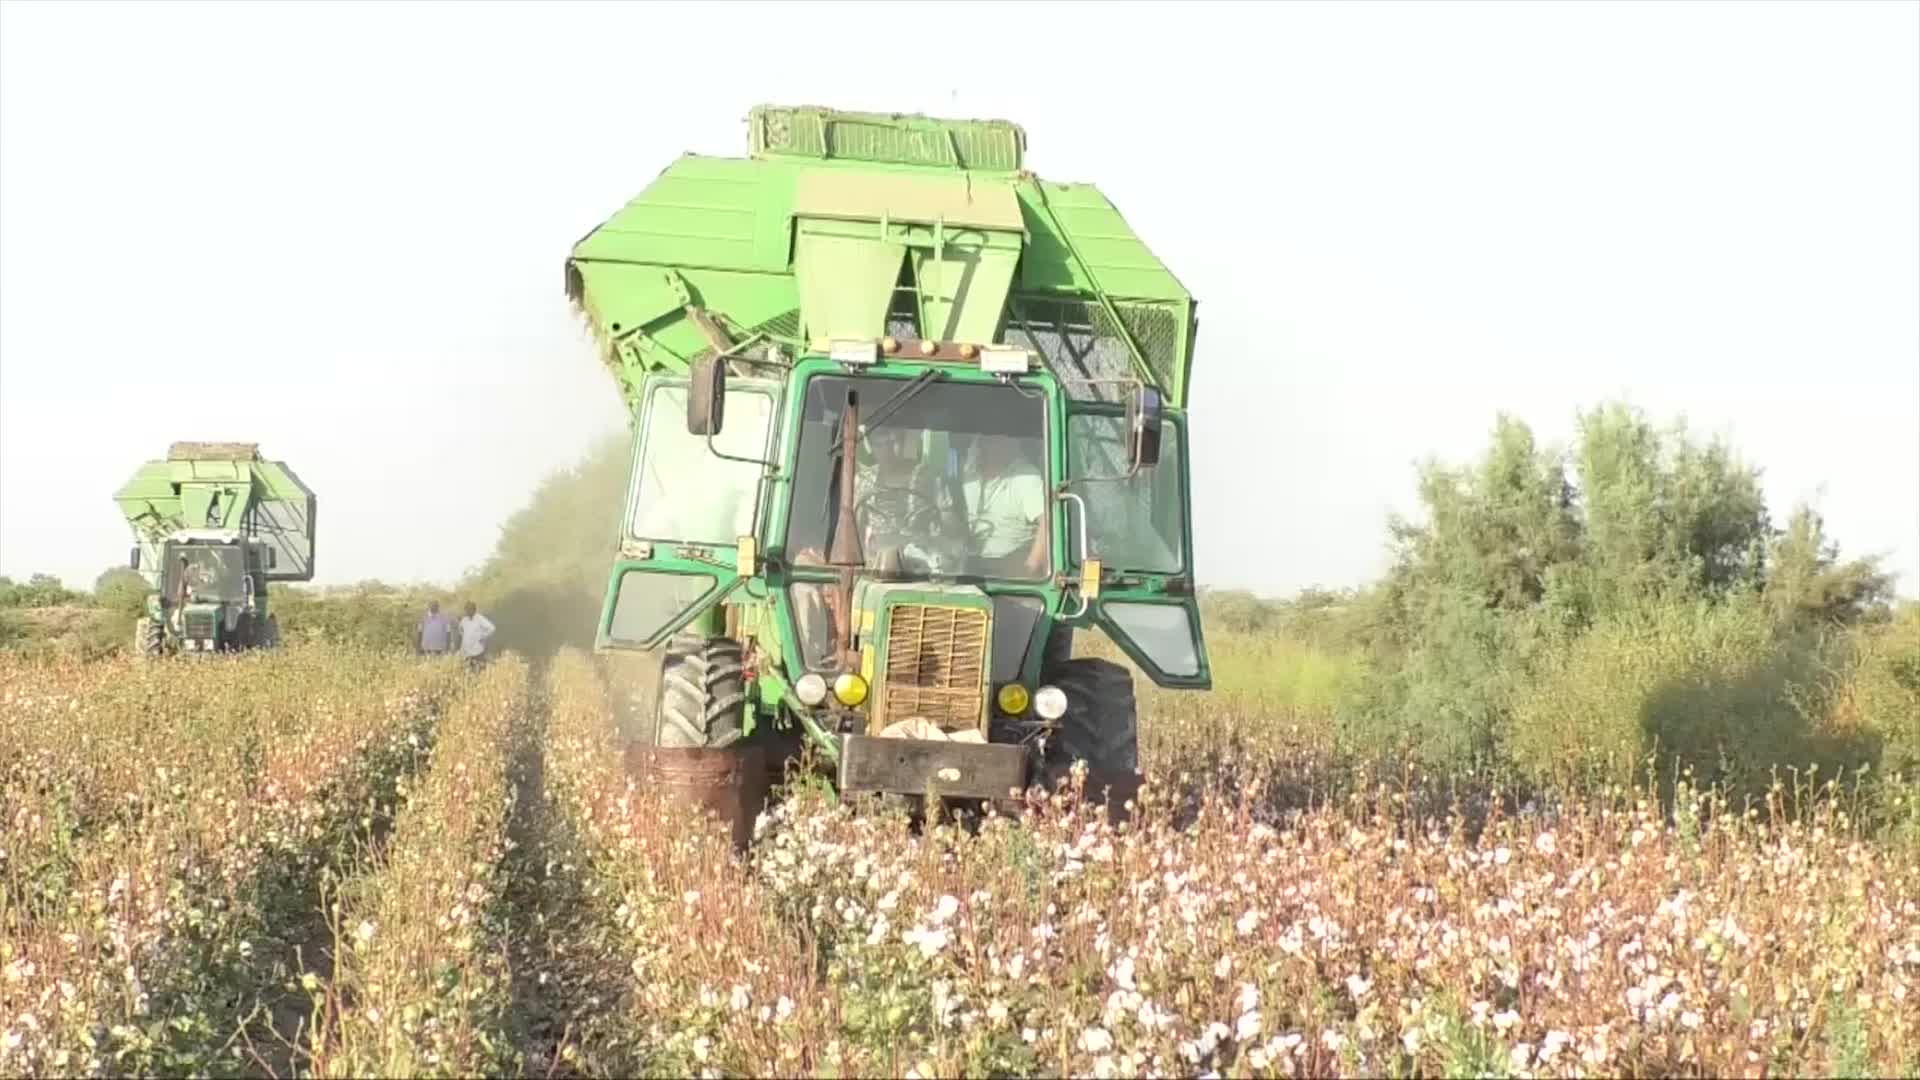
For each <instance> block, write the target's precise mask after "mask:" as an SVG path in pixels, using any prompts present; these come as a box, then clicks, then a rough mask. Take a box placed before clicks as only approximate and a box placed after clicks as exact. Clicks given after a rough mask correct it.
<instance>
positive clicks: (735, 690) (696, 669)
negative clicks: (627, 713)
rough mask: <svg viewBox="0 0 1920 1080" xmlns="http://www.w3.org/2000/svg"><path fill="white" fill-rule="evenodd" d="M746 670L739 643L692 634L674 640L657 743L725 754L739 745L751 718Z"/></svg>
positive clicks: (663, 676)
mask: <svg viewBox="0 0 1920 1080" xmlns="http://www.w3.org/2000/svg"><path fill="white" fill-rule="evenodd" d="M745 672H746V663H745V659H744V657H743V654H742V653H741V650H740V643H739V642H737V641H733V640H731V639H729V638H706V637H701V636H699V635H689V634H683V635H681V636H679V637H676V638H674V639H673V641H672V642H671V643H669V644H668V646H667V650H666V655H665V656H663V657H662V658H661V670H660V708H659V714H658V720H657V726H656V727H655V730H654V731H653V733H652V734H653V736H654V738H655V740H657V743H656V744H657V745H659V746H661V747H666V748H676V749H678V748H688V749H699V748H705V749H711V750H722V749H725V748H727V747H729V746H732V745H733V744H734V743H736V742H739V741H740V737H741V728H742V727H743V726H744V722H745V719H746V702H747V695H746V686H745V682H744V680H743V676H744V675H745Z"/></svg>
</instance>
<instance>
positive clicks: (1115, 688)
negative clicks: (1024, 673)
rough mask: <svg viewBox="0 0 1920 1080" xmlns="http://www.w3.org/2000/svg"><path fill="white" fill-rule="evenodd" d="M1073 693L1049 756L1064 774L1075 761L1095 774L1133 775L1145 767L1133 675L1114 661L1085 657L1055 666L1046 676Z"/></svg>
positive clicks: (1067, 691)
mask: <svg viewBox="0 0 1920 1080" xmlns="http://www.w3.org/2000/svg"><path fill="white" fill-rule="evenodd" d="M1042 681H1044V682H1047V683H1050V684H1052V685H1054V686H1057V687H1059V688H1060V689H1061V690H1063V691H1065V692H1066V695H1067V713H1066V715H1065V716H1062V717H1061V718H1060V727H1059V730H1058V732H1057V733H1056V736H1055V739H1054V744H1055V745H1054V747H1053V749H1052V751H1051V752H1050V753H1049V754H1048V757H1049V758H1050V759H1053V760H1052V762H1051V764H1055V765H1056V766H1057V767H1058V769H1059V771H1060V772H1061V773H1062V774H1064V772H1065V770H1066V769H1067V768H1070V767H1071V766H1072V764H1073V763H1074V762H1075V761H1085V762H1086V763H1087V768H1088V769H1089V770H1092V771H1095V772H1104V773H1127V774H1131V773H1133V772H1135V771H1137V770H1138V768H1139V765H1140V712H1139V706H1138V703H1137V702H1136V701H1135V698H1134V693H1133V673H1132V672H1130V671H1128V670H1127V669H1126V668H1125V667H1123V666H1121V665H1119V664H1116V663H1114V662H1113V661H1111V660H1102V659H1099V658H1097V657H1086V656H1083V657H1079V658H1077V659H1073V660H1065V661H1061V662H1060V663H1058V664H1055V665H1054V666H1053V667H1052V668H1051V669H1050V670H1049V671H1048V672H1047V675H1046V677H1045V678H1044V679H1043V680H1042Z"/></svg>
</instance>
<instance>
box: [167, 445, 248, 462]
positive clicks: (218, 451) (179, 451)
mask: <svg viewBox="0 0 1920 1080" xmlns="http://www.w3.org/2000/svg"><path fill="white" fill-rule="evenodd" d="M167 460H169V461H259V460H260V444H259V443H250V442H177V443H174V444H173V445H172V446H169V447H167Z"/></svg>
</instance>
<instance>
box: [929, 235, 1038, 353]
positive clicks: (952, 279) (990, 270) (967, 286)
mask: <svg viewBox="0 0 1920 1080" xmlns="http://www.w3.org/2000/svg"><path fill="white" fill-rule="evenodd" d="M913 259H914V276H915V278H916V280H918V281H919V284H920V326H921V328H922V332H923V333H925V334H927V335H929V336H931V337H934V338H936V339H938V340H940V341H970V342H975V343H980V344H990V343H992V342H993V340H994V337H995V334H996V332H997V331H998V330H999V327H1000V317H1001V316H1002V315H1003V314H1004V313H1005V312H1006V308H1007V290H1008V288H1009V287H1010V286H1011V285H1012V284H1013V271H1014V267H1015V266H1016V265H1017V264H1018V263H1019V261H1020V252H1019V250H1018V249H1014V250H1008V249H1006V248H999V249H995V248H990V247H986V246H984V245H976V244H964V243H954V244H947V245H944V246H943V247H942V248H941V250H940V253H939V257H936V254H935V252H932V251H915V252H914V253H913Z"/></svg>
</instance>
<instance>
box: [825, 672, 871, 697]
mask: <svg viewBox="0 0 1920 1080" xmlns="http://www.w3.org/2000/svg"><path fill="white" fill-rule="evenodd" d="M833 696H834V697H837V698H839V699H840V704H842V705H858V704H860V703H861V702H863V701H865V700H867V680H865V679H863V678H861V677H860V676H858V675H855V674H854V673H853V672H851V671H849V672H847V673H846V674H844V675H842V676H840V677H839V678H837V679H835V680H833Z"/></svg>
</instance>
